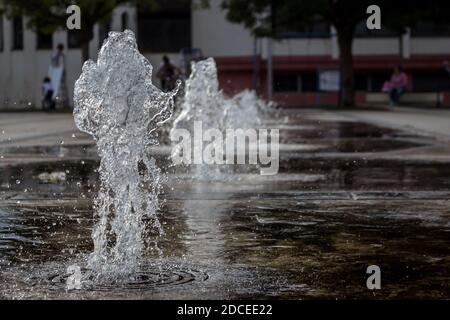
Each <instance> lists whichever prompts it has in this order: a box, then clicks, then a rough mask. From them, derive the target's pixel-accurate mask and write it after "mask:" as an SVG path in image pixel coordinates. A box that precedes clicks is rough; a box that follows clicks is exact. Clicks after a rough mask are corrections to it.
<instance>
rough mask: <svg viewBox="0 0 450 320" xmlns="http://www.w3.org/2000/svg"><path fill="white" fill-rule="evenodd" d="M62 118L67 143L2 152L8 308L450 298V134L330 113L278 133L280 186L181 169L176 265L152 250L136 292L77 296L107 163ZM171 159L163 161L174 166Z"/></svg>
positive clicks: (55, 135) (251, 173) (164, 216)
mask: <svg viewBox="0 0 450 320" xmlns="http://www.w3.org/2000/svg"><path fill="white" fill-rule="evenodd" d="M423 112H425V111H423ZM378 113H379V112H378ZM378 113H377V117H379V115H378ZM58 117H61V119H62V120H61V119H60V120H61V121H60V122H58V124H57V125H55V128H53V129H49V130H50V131H51V130H56V131H57V132H56V131H54V132H42V134H41V135H39V137H36V136H33V135H29V136H26V135H25V134H19V133H20V132H19V131H17V133H14V134H11V135H9V136H8V132H5V133H4V135H5V136H6V137H5V138H4V139H2V142H1V143H0V156H1V157H2V158H1V159H0V177H1V185H0V283H1V284H2V285H1V286H0V297H4V298H31V297H34V298H163V299H173V298H191V299H192V298H193V299H195V298H200V299H208V298H291V299H298V298H305V299H308V298H330V299H335V298H338V299H345V298H352V299H353V298H375V299H381V298H390V299H392V298H406V299H408V298H439V299H442V298H446V299H448V298H450V247H449V241H450V206H449V200H448V199H449V198H450V182H449V181H450V166H449V164H450V143H449V141H448V140H447V139H446V137H445V130H442V129H439V130H440V132H438V133H436V132H433V130H431V132H432V134H429V133H427V132H424V131H423V128H419V129H420V130H413V129H411V128H392V127H385V126H383V125H381V124H380V121H379V120H380V119H379V118H377V119H375V120H374V121H369V120H370V114H368V113H360V114H357V115H355V114H353V113H352V114H350V113H349V112H347V113H345V112H340V113H336V112H319V111H314V112H312V111H311V112H305V111H303V112H293V111H291V112H283V113H281V114H280V115H279V117H278V118H277V119H274V118H270V119H269V120H267V121H266V125H267V126H268V127H279V128H280V133H281V142H282V143H283V146H282V148H281V150H282V152H281V159H280V173H279V174H278V175H276V176H260V175H258V174H257V173H256V171H255V170H252V169H251V168H250V169H249V168H242V167H235V168H231V170H232V171H233V173H232V174H227V175H222V176H220V177H217V179H214V180H213V181H202V180H201V179H194V178H193V176H192V175H190V174H187V173H180V172H176V171H174V169H173V168H172V169H170V172H171V173H170V175H169V181H168V183H167V186H166V187H165V192H164V195H163V198H164V199H166V201H165V203H164V204H163V206H162V208H161V215H160V216H161V220H162V223H163V226H164V230H165V235H164V236H162V237H161V238H160V239H159V247H160V248H161V249H162V252H163V257H162V258H159V257H158V254H157V253H156V252H155V250H151V249H152V248H149V250H148V252H147V254H146V255H147V258H148V263H147V264H146V265H145V266H143V267H142V272H141V273H139V274H137V275H136V276H135V278H133V279H130V281H128V282H127V283H124V284H111V285H106V286H93V287H86V288H85V289H84V290H80V291H66V290H65V281H66V279H67V276H66V275H65V273H66V271H65V270H66V268H67V266H68V265H71V264H80V265H81V264H82V263H81V262H80V261H82V260H83V258H84V257H85V256H86V254H88V253H89V252H90V251H91V249H92V248H91V246H92V243H91V239H90V233H91V227H92V223H93V220H92V197H93V196H94V195H95V190H96V188H97V173H96V171H95V168H96V167H97V164H98V163H97V161H98V160H97V158H96V152H95V147H93V145H92V143H91V141H90V140H89V139H88V138H87V137H86V136H84V135H82V134H80V133H78V132H74V129H73V127H68V126H69V123H70V121H68V120H67V116H64V115H58ZM361 117H365V121H369V122H362V121H361V120H360V119H361ZM22 118H23V117H22ZM387 118H390V116H387ZM14 121H24V123H26V120H25V119H24V118H23V119H20V117H18V118H17V119H15V120H14ZM42 121H44V120H42ZM439 121H441V122H442V120H439ZM10 122H11V123H12V121H10ZM1 123H2V120H0V124H1ZM5 123H6V121H5ZM2 125H6V124H2ZM58 126H59V127H58ZM56 128H59V129H58V130H59V131H58V130H57V129H56ZM439 128H440V127H439ZM10 129H11V131H13V130H12V128H10ZM449 133H450V126H449ZM73 134H75V135H74V136H73ZM167 150H168V148H165V147H160V148H156V149H155V150H152V152H154V154H155V157H156V158H157V159H158V161H159V162H160V163H161V164H162V163H165V158H166V157H167ZM372 264H376V265H379V266H380V267H381V271H382V290H379V291H376V292H374V291H369V290H368V289H367V288H366V277H367V275H366V273H365V272H366V268H367V266H369V265H372Z"/></svg>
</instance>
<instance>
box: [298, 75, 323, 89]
mask: <svg viewBox="0 0 450 320" xmlns="http://www.w3.org/2000/svg"><path fill="white" fill-rule="evenodd" d="M301 79H302V80H301V82H302V88H301V90H302V92H317V90H318V89H319V83H318V79H317V72H306V73H302V75H301Z"/></svg>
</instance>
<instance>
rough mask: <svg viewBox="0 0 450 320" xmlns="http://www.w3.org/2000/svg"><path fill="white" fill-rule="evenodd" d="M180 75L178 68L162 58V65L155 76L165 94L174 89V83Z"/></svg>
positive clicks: (167, 59)
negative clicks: (159, 80)
mask: <svg viewBox="0 0 450 320" xmlns="http://www.w3.org/2000/svg"><path fill="white" fill-rule="evenodd" d="M180 75H181V70H180V68H178V67H176V66H175V65H173V64H172V63H171V62H170V60H169V57H167V56H164V57H163V63H162V65H161V66H160V67H159V69H158V72H157V73H156V76H157V77H158V78H159V79H161V89H162V90H163V91H165V92H168V91H172V90H173V89H175V87H176V81H177V79H178V78H179V76H180Z"/></svg>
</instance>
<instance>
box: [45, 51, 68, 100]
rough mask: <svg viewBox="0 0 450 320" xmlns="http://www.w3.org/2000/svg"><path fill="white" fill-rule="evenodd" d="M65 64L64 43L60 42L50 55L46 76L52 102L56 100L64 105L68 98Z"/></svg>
mask: <svg viewBox="0 0 450 320" xmlns="http://www.w3.org/2000/svg"><path fill="white" fill-rule="evenodd" d="M65 64H66V56H65V54H64V45H63V44H61V43H60V44H58V46H57V47H56V52H55V53H54V54H53V55H52V58H51V62H50V67H49V69H48V76H49V78H50V80H51V84H52V89H53V100H54V103H55V104H56V102H58V103H59V104H62V105H63V106H66V104H67V100H68V99H67V87H66V70H65Z"/></svg>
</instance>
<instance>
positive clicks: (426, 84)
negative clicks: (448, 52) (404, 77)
mask: <svg viewBox="0 0 450 320" xmlns="http://www.w3.org/2000/svg"><path fill="white" fill-rule="evenodd" d="M411 80H412V81H411V83H412V90H413V91H415V92H436V91H437V90H438V89H439V88H443V87H448V86H449V85H450V79H449V76H448V73H447V72H445V71H444V70H442V71H419V72H413V73H412V76H411Z"/></svg>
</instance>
